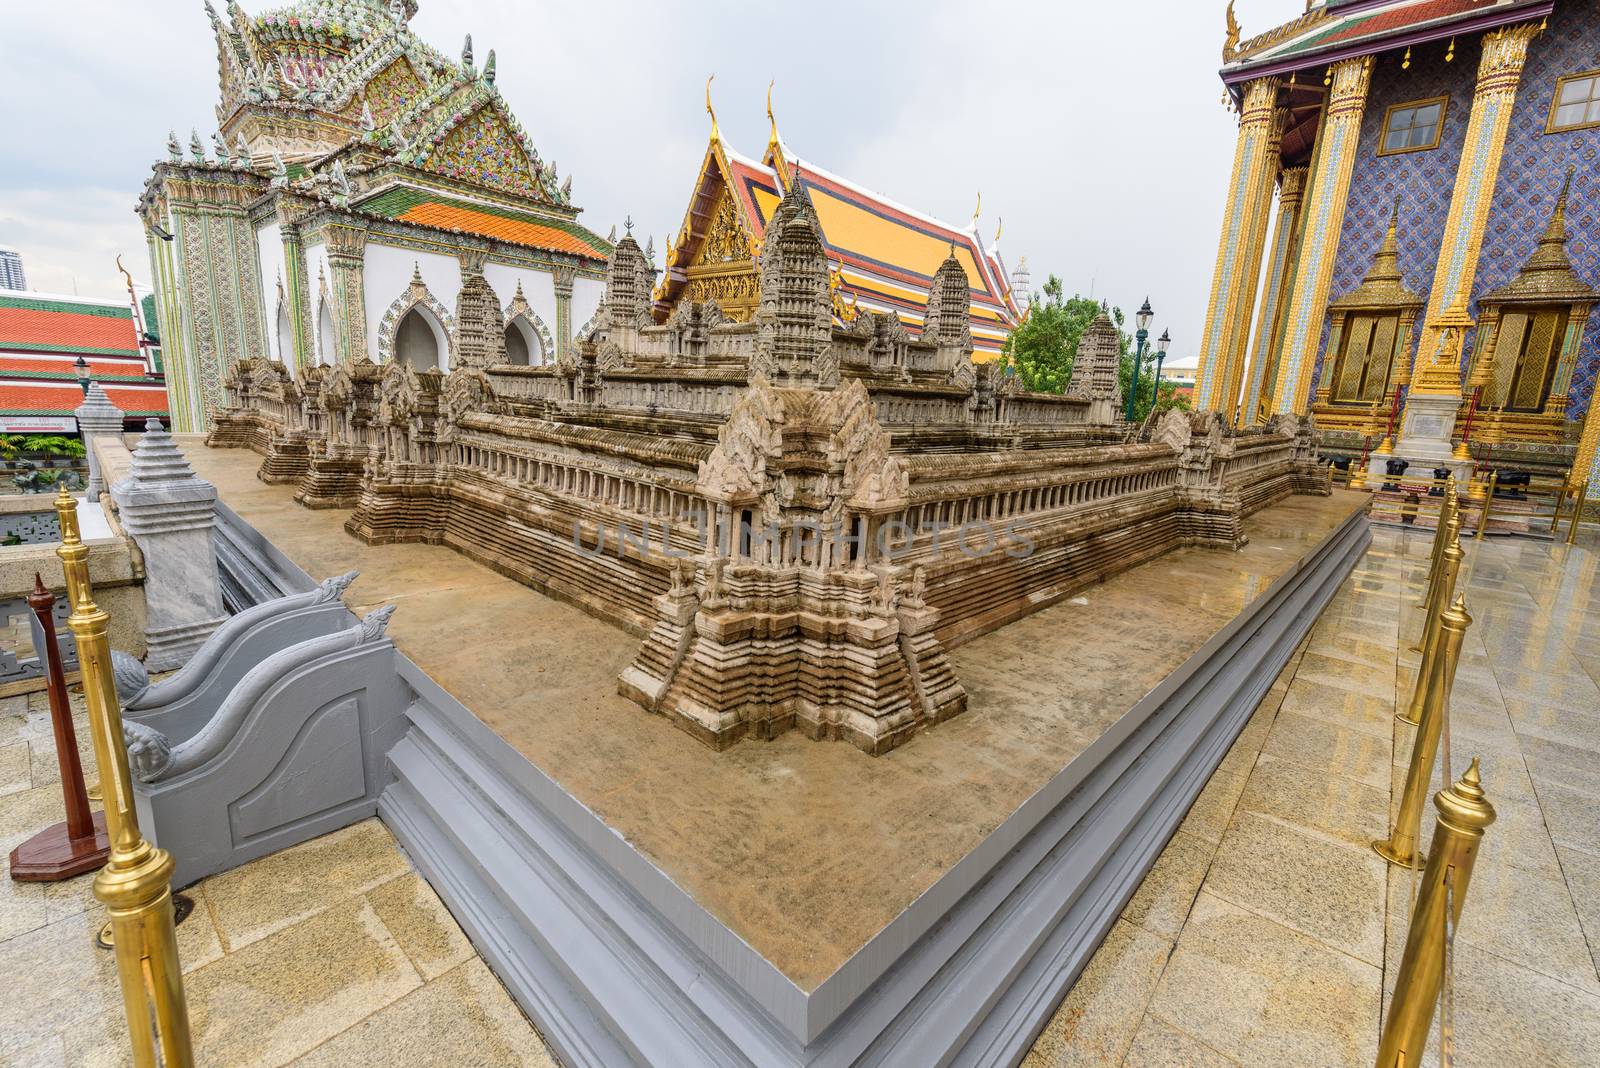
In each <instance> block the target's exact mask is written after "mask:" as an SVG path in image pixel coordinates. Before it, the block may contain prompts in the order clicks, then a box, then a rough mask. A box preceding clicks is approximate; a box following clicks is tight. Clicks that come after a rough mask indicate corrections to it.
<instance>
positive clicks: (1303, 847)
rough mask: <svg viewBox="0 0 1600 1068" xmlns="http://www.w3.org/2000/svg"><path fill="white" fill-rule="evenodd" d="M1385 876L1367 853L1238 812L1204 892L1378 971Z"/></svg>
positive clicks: (1380, 864)
mask: <svg viewBox="0 0 1600 1068" xmlns="http://www.w3.org/2000/svg"><path fill="white" fill-rule="evenodd" d="M1385 879H1386V873H1385V865H1384V862H1383V860H1382V859H1381V858H1379V857H1378V856H1377V855H1376V854H1374V853H1373V852H1372V851H1371V850H1370V849H1362V848H1358V847H1356V846H1353V845H1351V844H1349V843H1348V842H1344V841H1339V840H1336V839H1332V838H1330V837H1328V836H1325V835H1321V834H1318V833H1316V832H1314V831H1311V830H1309V829H1307V828H1304V827H1299V826H1295V825H1293V824H1289V823H1286V822H1283V821H1281V820H1276V819H1269V818H1268V817H1266V816H1262V815H1259V814H1258V813H1255V812H1244V811H1241V812H1240V813H1239V814H1238V815H1237V816H1236V817H1235V819H1234V821H1233V826H1231V827H1230V828H1229V829H1228V834H1227V836H1226V837H1224V838H1223V840H1222V845H1221V847H1220V848H1219V849H1218V850H1217V855H1216V858H1215V859H1214V860H1213V861H1212V864H1211V871H1210V873H1209V874H1208V875H1207V877H1206V884H1205V892H1206V893H1208V894H1213V895H1215V896H1217V897H1219V898H1222V899H1224V900H1226V901H1230V902H1232V903H1233V904H1234V905H1237V906H1239V907H1240V908H1244V909H1248V910H1250V911H1251V912H1255V913H1257V914H1259V915H1262V916H1266V917H1268V918H1270V919H1273V920H1276V921H1277V922H1278V923H1280V924H1282V925H1284V926H1285V927H1289V928H1292V929H1294V930H1296V931H1300V932H1301V933H1303V934H1306V935H1309V936H1311V937H1312V938H1315V939H1317V940H1318V941H1320V942H1323V943H1324V944H1326V945H1329V946H1332V947H1333V948H1335V949H1337V950H1339V951H1341V952H1343V953H1347V954H1349V955H1350V956H1352V957H1357V958H1359V959H1361V960H1364V961H1366V962H1368V963H1369V964H1372V965H1374V966H1381V965H1382V963H1383V916H1382V910H1381V906H1380V905H1379V904H1378V903H1379V902H1381V901H1382V900H1383V894H1384V886H1385Z"/></svg>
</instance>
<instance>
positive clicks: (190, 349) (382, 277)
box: [138, 0, 612, 431]
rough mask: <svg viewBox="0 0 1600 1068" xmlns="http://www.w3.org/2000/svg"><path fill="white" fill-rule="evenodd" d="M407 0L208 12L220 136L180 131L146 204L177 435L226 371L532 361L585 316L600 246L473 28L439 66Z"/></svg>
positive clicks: (597, 291)
mask: <svg viewBox="0 0 1600 1068" xmlns="http://www.w3.org/2000/svg"><path fill="white" fill-rule="evenodd" d="M416 9H417V3H416V0H298V2H296V3H292V4H289V5H287V6H283V7H279V8H274V9H271V10H267V11H263V12H260V13H257V14H250V13H247V12H246V11H245V10H244V9H243V8H242V7H241V6H240V5H239V4H238V3H237V2H230V3H229V4H228V5H227V10H226V13H225V14H219V13H218V12H217V11H216V10H215V9H214V8H213V7H212V5H211V4H210V3H209V2H208V3H207V4H206V11H207V13H208V15H209V16H210V18H211V25H212V29H213V31H214V32H215V35H216V43H217V62H218V77H219V83H220V89H221V93H220V99H219V101H218V103H217V108H216V114H217V126H218V128H217V131H216V132H215V133H213V134H211V135H210V136H209V137H207V138H204V139H202V137H201V135H200V133H199V132H198V131H193V132H191V134H190V136H189V138H188V141H187V144H185V143H183V142H181V141H180V139H179V137H178V136H177V134H176V133H174V134H173V135H172V136H171V137H170V138H169V140H168V144H167V158H166V159H164V160H162V161H161V162H159V163H157V164H156V165H155V167H154V170H153V173H152V174H151V177H150V179H149V180H148V181H147V182H146V184H145V188H144V192H143V195H142V196H141V197H140V199H139V205H138V212H139V214H140V216H141V218H142V219H143V221H144V224H145V232H146V235H147V238H148V242H149V247H150V258H151V271H152V277H153V280H154V284H155V288H156V293H157V304H158V311H159V318H160V321H161V324H162V326H163V328H164V336H165V340H166V357H167V360H168V363H169V365H170V366H169V375H168V381H169V388H170V394H171V410H172V423H173V427H174V429H176V430H180V431H185V430H192V431H198V430H203V429H205V428H206V426H207V425H208V421H209V419H210V417H211V413H212V411H213V410H214V409H215V408H216V407H218V406H219V405H220V404H221V403H222V401H223V393H222V383H223V380H224V378H225V377H227V375H228V373H229V371H230V370H231V369H232V368H233V366H234V365H235V364H237V363H238V362H239V361H240V360H242V359H246V358H258V357H259V358H265V359H269V360H272V361H275V362H277V363H280V364H282V365H283V366H284V367H285V368H286V369H287V370H288V371H289V373H290V374H291V375H294V376H298V375H300V374H302V373H303V372H304V371H305V370H306V369H307V368H310V367H313V366H319V365H321V366H328V365H334V364H338V363H341V362H349V361H355V363H356V364H357V365H365V364H367V363H382V362H384V361H387V360H390V359H395V358H398V359H402V360H405V361H407V362H408V363H410V364H411V365H412V366H414V367H416V368H417V369H419V370H426V369H430V368H437V369H439V370H448V369H449V367H450V365H451V364H452V363H453V362H455V361H456V360H457V359H458V358H459V352H460V349H461V347H462V346H464V345H465V346H477V347H484V346H487V347H488V348H490V349H492V350H494V352H495V353H496V354H497V355H496V361H497V362H498V361H499V359H500V357H499V355H498V354H499V353H503V354H504V359H505V360H506V361H509V362H511V363H519V364H528V365H538V364H541V363H545V362H549V361H553V360H555V359H557V358H559V357H560V356H561V355H562V354H563V353H565V352H567V350H568V349H569V348H570V346H571V345H572V343H573V338H574V336H575V335H576V334H577V332H578V330H579V328H581V327H582V326H583V325H584V323H585V321H586V320H588V319H589V318H590V317H591V316H592V315H593V314H594V312H595V310H596V309H597V308H598V307H599V303H600V295H601V291H602V289H603V277H604V269H605V260H606V257H607V256H608V255H609V254H610V252H611V247H612V246H611V243H610V242H608V241H606V240H604V239H602V238H600V237H598V236H596V235H595V234H594V233H592V232H591V231H589V230H588V229H586V228H585V227H583V226H582V225H580V224H579V223H578V221H577V220H578V214H579V209H578V208H577V207H575V206H574V205H573V201H572V179H571V177H570V176H567V177H563V176H561V175H560V174H559V173H558V171H557V167H556V164H555V163H554V162H547V161H545V160H544V159H542V158H541V157H540V155H539V152H538V150H537V148H535V147H534V144H533V142H532V139H531V138H530V137H529V135H528V133H527V132H526V131H525V130H524V129H523V128H522V126H521V125H520V124H519V123H518V122H517V120H516V118H515V117H514V116H513V115H512V113H511V110H510V108H509V107H508V106H507V104H506V102H505V100H504V99H503V98H502V97H501V95H500V92H499V90H498V89H497V88H496V87H495V54H494V52H493V51H492V50H491V51H489V52H488V54H487V55H486V56H484V57H483V61H482V63H481V65H480V64H479V63H478V62H477V61H476V60H475V58H474V54H473V50H472V39H471V37H470V36H469V37H468V38H467V40H466V45H465V47H464V48H463V49H462V51H461V54H460V57H459V58H458V59H452V58H447V57H446V56H444V55H442V54H440V53H439V52H438V51H436V50H435V49H433V48H431V47H429V46H428V45H427V44H426V43H424V42H423V41H421V40H420V39H419V38H418V37H417V36H416V35H415V34H414V33H412V31H411V28H410V19H411V18H412V16H413V15H414V14H415V13H416Z"/></svg>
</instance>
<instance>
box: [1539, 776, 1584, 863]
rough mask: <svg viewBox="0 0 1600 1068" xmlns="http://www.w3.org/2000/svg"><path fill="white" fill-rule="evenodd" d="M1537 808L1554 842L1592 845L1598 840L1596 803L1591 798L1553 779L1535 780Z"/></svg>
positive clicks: (1577, 846) (1562, 844)
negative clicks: (1554, 781)
mask: <svg viewBox="0 0 1600 1068" xmlns="http://www.w3.org/2000/svg"><path fill="white" fill-rule="evenodd" d="M1534 791H1535V792H1536V793H1537V794H1538V797H1539V810H1540V812H1542V813H1543V814H1544V822H1545V826H1546V827H1548V828H1549V829H1550V840H1551V841H1552V842H1554V843H1555V844H1556V845H1557V846H1571V847H1573V848H1575V849H1594V848H1595V847H1596V845H1597V844H1600V807H1597V806H1596V805H1595V800H1594V798H1592V797H1590V796H1589V795H1588V794H1581V793H1579V792H1578V791H1576V790H1569V789H1567V788H1566V787H1565V786H1557V785H1556V784H1554V783H1544V782H1541V783H1537V784H1536V785H1535V786H1534Z"/></svg>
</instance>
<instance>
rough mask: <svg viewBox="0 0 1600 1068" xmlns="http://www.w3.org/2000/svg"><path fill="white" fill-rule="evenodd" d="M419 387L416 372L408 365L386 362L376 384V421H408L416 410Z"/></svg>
mask: <svg viewBox="0 0 1600 1068" xmlns="http://www.w3.org/2000/svg"><path fill="white" fill-rule="evenodd" d="M420 389H421V387H420V385H419V383H418V382H417V373H416V372H415V371H413V370H412V369H411V368H410V367H409V366H407V365H406V364H403V363H399V362H395V363H391V364H388V365H387V366H386V367H385V368H384V372H383V379H382V381H381V382H379V384H378V421H379V422H380V423H387V424H389V425H391V426H398V425H401V424H404V423H407V422H409V421H410V419H411V416H412V414H413V413H414V412H416V410H417V394H418V393H419V392H420Z"/></svg>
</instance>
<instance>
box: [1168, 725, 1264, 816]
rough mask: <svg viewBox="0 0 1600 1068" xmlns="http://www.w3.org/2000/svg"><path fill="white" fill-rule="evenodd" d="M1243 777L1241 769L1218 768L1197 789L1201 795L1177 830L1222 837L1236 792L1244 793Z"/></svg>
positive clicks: (1235, 804) (1236, 795) (1235, 801)
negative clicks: (1202, 785) (1230, 770)
mask: <svg viewBox="0 0 1600 1068" xmlns="http://www.w3.org/2000/svg"><path fill="white" fill-rule="evenodd" d="M1269 737H1270V735H1269ZM1246 777H1247V776H1246V775H1245V774H1242V773H1234V772H1227V771H1220V770H1219V771H1217V772H1216V773H1215V774H1213V775H1212V776H1211V780H1210V781H1209V782H1207V783H1206V786H1205V789H1203V790H1201V791H1200V796H1199V797H1197V798H1195V801H1194V804H1193V805H1192V806H1191V807H1190V808H1189V814H1188V815H1187V816H1185V817H1184V818H1183V822H1182V823H1180V824H1179V825H1178V830H1179V831H1182V832H1186V833H1188V834H1191V835H1193V836H1194V837H1196V838H1200V839H1203V840H1205V841H1207V842H1220V841H1222V836H1223V834H1224V833H1225V832H1226V831H1227V829H1228V823H1229V822H1230V821H1231V820H1232V819H1233V810H1234V808H1235V806H1237V805H1238V803H1239V795H1240V794H1242V793H1244V784H1245V779H1246Z"/></svg>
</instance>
